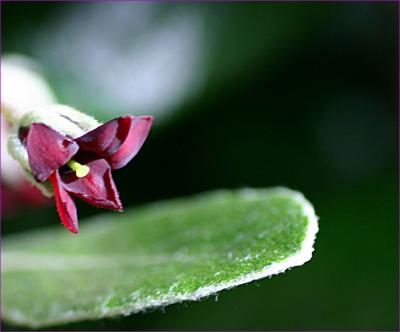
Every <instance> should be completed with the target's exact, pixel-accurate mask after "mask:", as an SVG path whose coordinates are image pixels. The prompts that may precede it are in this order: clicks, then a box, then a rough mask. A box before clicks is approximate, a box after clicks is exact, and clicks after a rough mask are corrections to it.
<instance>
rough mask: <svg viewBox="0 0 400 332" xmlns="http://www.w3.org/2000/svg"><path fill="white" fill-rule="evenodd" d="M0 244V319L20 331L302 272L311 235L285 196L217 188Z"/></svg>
mask: <svg viewBox="0 0 400 332" xmlns="http://www.w3.org/2000/svg"><path fill="white" fill-rule="evenodd" d="M57 227H58V228H57V229H49V230H44V231H36V232H29V233H25V234H21V235H14V236H9V237H6V238H4V239H3V250H2V315H3V318H4V319H5V320H6V321H8V322H11V323H14V324H18V325H26V326H30V327H43V326H47V325H54V324H62V323H67V322H72V321H79V320H85V319H100V318H104V317H112V316H118V315H129V314H132V313H136V312H139V311H144V310H146V309H149V308H156V307H162V306H165V305H168V304H172V303H176V302H180V301H185V300H199V299H201V298H203V297H206V296H209V295H212V294H215V293H216V292H218V291H221V290H223V289H229V288H232V287H235V286H237V285H240V284H244V283H247V282H250V281H252V280H256V279H260V278H264V277H267V276H271V275H273V274H277V273H280V272H283V271H285V270H286V269H288V268H290V267H293V266H298V265H302V264H303V263H304V262H306V261H308V260H309V259H310V258H311V254H312V251H313V243H314V239H315V235H316V232H317V231H318V225H317V217H316V215H315V213H314V209H313V207H312V206H311V204H310V203H309V202H308V201H307V200H306V199H305V198H304V197H303V196H302V195H301V194H300V193H298V192H294V191H291V190H288V189H283V188H276V189H269V190H268V189H267V190H266V189H242V190H237V191H217V192H211V193H205V194H201V195H199V196H195V197H193V198H184V199H176V200H173V201H167V202H161V203H154V204H150V205H147V206H144V207H141V208H135V209H131V210H129V211H127V212H125V213H122V214H120V215H117V214H115V213H113V214H104V215H101V216H99V217H96V218H94V219H93V220H91V221H90V222H87V223H83V225H82V227H81V231H80V234H79V235H77V236H76V235H71V234H70V233H68V232H67V231H65V230H64V229H63V228H62V227H61V226H57Z"/></svg>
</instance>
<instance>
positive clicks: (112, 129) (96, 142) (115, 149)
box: [76, 115, 153, 169]
mask: <svg viewBox="0 0 400 332" xmlns="http://www.w3.org/2000/svg"><path fill="white" fill-rule="evenodd" d="M152 123H153V117H152V116H137V117H135V116H131V115H129V116H122V117H120V118H117V119H113V120H111V121H109V122H107V123H105V124H103V125H101V126H99V127H97V128H96V129H94V130H92V131H90V132H88V133H86V134H85V135H83V136H81V137H79V138H77V139H76V142H77V143H78V144H79V147H80V148H81V149H82V150H85V151H90V152H94V153H96V154H97V155H99V156H100V157H102V158H104V159H106V160H107V161H108V162H109V164H110V165H111V168H113V169H117V168H121V167H123V166H125V165H126V164H127V163H128V162H129V161H130V160H131V159H132V158H133V157H134V156H135V155H136V154H137V153H138V152H139V150H140V148H141V147H142V145H143V143H144V141H145V140H146V138H147V136H148V134H149V131H150V128H151V125H152Z"/></svg>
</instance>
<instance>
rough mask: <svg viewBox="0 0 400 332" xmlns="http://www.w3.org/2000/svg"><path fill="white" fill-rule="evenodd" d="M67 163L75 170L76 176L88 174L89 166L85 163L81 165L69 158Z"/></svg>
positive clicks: (80, 176)
mask: <svg viewBox="0 0 400 332" xmlns="http://www.w3.org/2000/svg"><path fill="white" fill-rule="evenodd" d="M67 165H68V166H69V167H70V168H71V169H72V170H73V171H74V172H75V174H76V176H77V177H78V178H83V177H85V176H86V175H88V174H89V171H90V167H89V166H87V165H82V164H80V163H78V162H77V161H75V160H73V159H71V160H70V161H69V162H68V163H67Z"/></svg>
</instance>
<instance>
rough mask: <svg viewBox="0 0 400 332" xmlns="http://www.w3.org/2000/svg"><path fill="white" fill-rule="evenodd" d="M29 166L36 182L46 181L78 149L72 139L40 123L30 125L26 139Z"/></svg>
mask: <svg viewBox="0 0 400 332" xmlns="http://www.w3.org/2000/svg"><path fill="white" fill-rule="evenodd" d="M26 147H27V150H28V159H29V165H30V167H31V170H32V174H33V176H34V177H35V179H36V180H37V181H38V182H44V181H46V180H47V179H48V178H49V176H50V175H51V174H53V173H54V171H55V170H57V169H58V168H60V167H61V166H62V165H64V164H66V163H67V162H68V161H69V160H70V159H71V158H72V156H73V155H75V154H76V153H77V151H78V149H79V146H78V144H76V143H75V142H74V141H73V140H72V139H70V138H68V137H66V136H64V135H63V134H60V133H59V132H57V131H55V130H54V129H52V128H50V127H48V126H46V125H45V124H42V123H32V125H31V126H30V128H29V132H28V136H27V138H26Z"/></svg>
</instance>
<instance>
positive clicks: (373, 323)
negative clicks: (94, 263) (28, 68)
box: [2, 2, 399, 330]
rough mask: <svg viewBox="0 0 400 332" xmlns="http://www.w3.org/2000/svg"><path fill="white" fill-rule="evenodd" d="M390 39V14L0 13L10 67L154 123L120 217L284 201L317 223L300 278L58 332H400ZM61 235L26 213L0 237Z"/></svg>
mask: <svg viewBox="0 0 400 332" xmlns="http://www.w3.org/2000/svg"><path fill="white" fill-rule="evenodd" d="M397 29H398V4H397V3H395V2H393V3H366V2H365V3H286V4H284V3H229V4H228V3H127V2H120V3H63V2H58V3H55V2H46V3H17V2H13V3H11V2H6V3H2V47H3V53H22V54H25V55H28V56H31V57H32V58H34V59H35V60H37V61H38V62H39V63H40V64H41V65H42V67H43V70H44V73H45V76H46V78H47V79H48V80H49V82H50V84H51V86H52V87H53V88H54V90H55V92H56V94H57V96H58V98H59V100H60V101H61V102H62V103H65V104H68V105H71V106H74V107H76V108H78V109H80V110H83V111H86V112H87V113H91V114H93V115H95V116H97V117H98V118H100V119H102V120H106V119H109V118H111V117H116V116H118V115H121V114H124V113H132V114H153V115H155V117H156V121H155V125H154V128H153V130H152V132H151V135H150V138H149V139H148V141H147V142H146V144H145V145H144V148H143V149H142V151H141V152H140V154H139V155H138V156H137V157H136V158H135V160H134V161H133V162H132V163H130V164H129V166H128V167H125V168H124V169H122V170H120V171H118V172H115V173H114V179H115V181H116V183H117V185H118V188H119V190H120V194H121V198H122V200H123V202H124V203H125V206H126V207H131V206H136V205H138V204H143V203H146V202H151V201H154V200H161V199H167V198H170V197H176V196H186V195H191V194H194V193H197V192H202V191H206V190H211V189H215V188H240V187H270V186H277V185H281V186H288V187H290V188H292V189H296V190H300V191H302V192H303V193H304V194H305V196H306V197H307V198H308V199H310V201H311V202H312V203H313V204H314V206H315V208H316V211H317V214H318V215H319V216H320V232H319V234H318V238H317V243H316V251H315V254H314V258H313V259H312V260H311V261H310V262H309V263H307V264H306V265H305V266H304V267H301V268H296V269H293V270H292V271H289V272H287V273H285V274H284V275H279V276H276V277H273V278H272V279H267V280H260V281H257V282H253V283H251V284H248V285H245V286H241V287H238V288H236V289H233V290H229V291H224V292H222V293H220V294H219V295H218V296H216V297H211V298H208V299H205V300H203V301H201V302H197V303H184V304H177V305H173V306H170V307H167V308H165V309H163V310H156V311H154V312H148V313H145V314H138V315H135V316H131V317H124V318H117V319H108V320H103V321H97V322H82V323H74V324H70V325H66V326H62V327H60V329H64V330H65V329H76V330H84V329H86V330H88V329H97V330H106V329H111V330H124V329H125V330H133V329H248V330H249V329H257V330H266V329H303V330H305V329H361V330H367V329H369V330H372V329H379V330H389V329H392V330H397V328H398V294H399V292H398V246H397V243H398V242H397V240H398V224H397V209H396V206H397V205H396V202H397V198H398V196H397V193H398V192H397V183H398V177H397V166H398V161H397V156H396V151H397V150H396V149H397V147H398V146H397V143H396V142H397V140H396V129H397V126H398V117H397V106H398V105H397V102H398V85H397V82H398V81H397V78H398V63H397V61H398V48H397V47H398V38H399V36H398V32H397V31H398V30H397ZM78 205H79V213H80V217H81V219H84V217H85V216H89V215H93V214H98V213H101V211H99V210H97V209H94V208H93V207H91V206H88V205H85V204H84V203H83V204H81V203H80V202H79V203H78ZM58 224H59V221H58V217H57V215H56V211H55V209H54V207H53V206H50V207H45V208H40V209H36V210H27V209H24V208H21V212H19V213H17V214H14V215H12V216H8V217H5V218H3V222H2V232H3V235H7V234H9V233H13V232H21V231H24V230H27V229H32V228H36V227H43V226H45V225H46V226H47V225H53V227H60V226H59V225H58ZM3 328H6V329H13V328H15V327H12V326H7V325H6V326H3Z"/></svg>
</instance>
